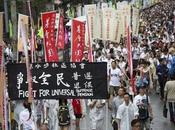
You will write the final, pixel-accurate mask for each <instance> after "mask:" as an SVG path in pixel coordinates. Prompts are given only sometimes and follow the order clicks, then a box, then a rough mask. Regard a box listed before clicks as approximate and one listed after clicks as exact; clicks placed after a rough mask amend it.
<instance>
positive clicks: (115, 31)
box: [113, 10, 121, 43]
mask: <svg viewBox="0 0 175 130" xmlns="http://www.w3.org/2000/svg"><path fill="white" fill-rule="evenodd" d="M120 17H121V15H120V11H119V10H115V11H114V19H115V20H114V23H113V39H114V41H115V42H117V43H119V42H120V38H121V33H120V31H119V29H120V27H121V26H120V24H121V21H120V20H121V19H120Z"/></svg>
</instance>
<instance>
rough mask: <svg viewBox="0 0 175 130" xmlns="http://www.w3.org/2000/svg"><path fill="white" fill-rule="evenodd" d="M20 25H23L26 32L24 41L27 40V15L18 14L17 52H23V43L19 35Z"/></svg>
mask: <svg viewBox="0 0 175 130" xmlns="http://www.w3.org/2000/svg"><path fill="white" fill-rule="evenodd" d="M21 23H23V24H24V26H25V30H26V32H27V33H26V39H27V40H28V29H29V17H28V16H27V15H23V14H18V52H23V51H24V48H23V41H22V33H21Z"/></svg>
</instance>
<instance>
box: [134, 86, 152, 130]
mask: <svg viewBox="0 0 175 130" xmlns="http://www.w3.org/2000/svg"><path fill="white" fill-rule="evenodd" d="M147 93H148V92H146V87H145V86H140V87H139V94H138V95H137V96H135V98H134V101H133V103H134V104H135V105H136V106H137V107H138V109H139V116H138V119H139V120H140V123H141V129H142V130H143V129H144V128H145V129H146V130H149V129H150V120H152V119H153V113H152V106H151V101H150V97H149V96H148V95H147Z"/></svg>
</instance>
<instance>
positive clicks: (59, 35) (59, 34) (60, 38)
mask: <svg viewBox="0 0 175 130" xmlns="http://www.w3.org/2000/svg"><path fill="white" fill-rule="evenodd" d="M64 42H65V33H64V17H63V16H62V15H60V19H59V24H58V32H57V38H56V45H57V47H58V49H64Z"/></svg>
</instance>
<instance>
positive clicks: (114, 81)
mask: <svg viewBox="0 0 175 130" xmlns="http://www.w3.org/2000/svg"><path fill="white" fill-rule="evenodd" d="M111 65H112V66H111V70H110V80H109V85H110V87H109V93H110V95H111V96H113V95H114V94H115V93H116V94H117V92H118V89H119V88H120V85H121V83H120V80H121V76H122V72H121V70H120V69H119V68H118V67H117V63H116V61H112V63H111Z"/></svg>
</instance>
